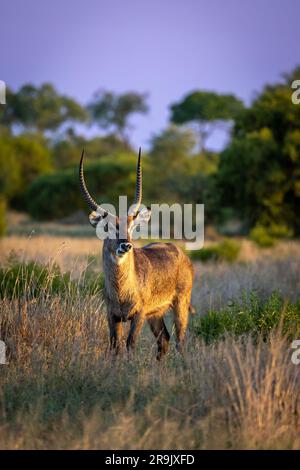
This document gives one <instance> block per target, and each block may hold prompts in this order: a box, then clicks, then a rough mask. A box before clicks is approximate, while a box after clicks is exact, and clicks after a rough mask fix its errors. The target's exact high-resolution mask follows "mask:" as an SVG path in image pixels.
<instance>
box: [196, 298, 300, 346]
mask: <svg viewBox="0 0 300 470" xmlns="http://www.w3.org/2000/svg"><path fill="white" fill-rule="evenodd" d="M281 323H282V331H283V333H284V334H286V335H287V336H288V337H291V338H297V337H299V336H300V301H298V302H296V303H291V302H285V301H284V300H283V298H282V297H281V295H280V294H279V292H274V293H273V294H272V295H271V296H270V297H269V298H268V299H267V300H266V301H263V300H261V299H260V298H259V297H258V295H257V294H256V293H255V292H254V293H253V292H252V293H251V294H250V297H249V298H248V299H246V298H245V297H244V299H243V300H242V302H235V301H232V302H231V303H230V304H229V305H228V306H227V307H226V308H224V309H223V310H220V311H216V310H212V311H210V312H209V313H208V314H207V315H205V316H204V317H200V318H197V319H195V320H194V322H193V324H192V330H193V332H194V333H195V334H196V336H197V337H199V338H202V339H204V340H205V341H206V342H207V343H210V342H211V341H214V340H219V339H222V338H224V337H225V336H226V335H232V336H235V337H237V336H240V335H244V334H251V335H252V336H253V337H258V336H259V335H262V337H263V338H264V339H265V338H267V337H268V335H269V334H270V332H271V331H272V330H273V329H274V328H276V327H279V325H280V324H281Z"/></svg>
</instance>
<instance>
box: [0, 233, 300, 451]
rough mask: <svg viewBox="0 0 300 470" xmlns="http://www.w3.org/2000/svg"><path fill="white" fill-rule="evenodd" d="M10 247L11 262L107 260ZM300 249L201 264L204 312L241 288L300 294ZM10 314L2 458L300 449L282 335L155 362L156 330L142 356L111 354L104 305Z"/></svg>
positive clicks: (50, 244) (2, 325)
mask: <svg viewBox="0 0 300 470" xmlns="http://www.w3.org/2000/svg"><path fill="white" fill-rule="evenodd" d="M0 244H1V261H3V262H4V260H5V258H6V256H7V254H8V253H9V252H10V250H11V249H13V250H15V251H17V252H19V253H20V254H21V256H23V257H24V259H35V260H39V261H41V262H46V261H49V260H50V259H51V260H53V258H54V259H55V260H56V262H58V264H60V266H61V267H62V268H63V269H66V270H78V271H79V270H80V269H81V268H82V266H84V265H85V264H86V263H88V262H89V259H90V257H91V256H98V253H99V256H100V252H101V243H100V242H99V241H98V240H97V239H72V238H70V239H65V240H64V241H63V242H62V239H61V238H54V237H46V236H43V237H33V238H31V239H24V238H22V237H11V238H5V239H4V240H2V241H1V242H0ZM298 249H299V246H298V245H297V244H295V245H293V246H287V245H286V246H282V247H281V248H280V249H279V251H277V252H275V251H274V252H272V253H273V255H274V256H273V258H272V259H271V258H270V255H267V256H266V257H265V256H262V259H260V257H255V258H254V259H253V260H252V261H251V263H250V262H249V263H237V264H234V265H226V264H217V265H213V264H211V265H205V266H202V265H201V264H197V266H196V270H197V277H196V281H195V288H194V293H193V298H194V303H195V305H196V307H197V311H198V312H205V311H206V310H207V309H208V308H209V307H210V306H214V307H218V306H222V305H224V304H225V303H227V301H228V299H229V298H231V296H233V297H235V296H239V295H241V291H242V290H243V289H246V290H247V289H249V290H251V289H253V288H257V289H260V291H259V292H260V294H261V295H267V294H268V293H269V291H271V290H273V289H274V287H277V286H278V287H281V289H282V290H283V293H284V295H285V296H286V297H289V298H290V297H291V298H292V297H293V296H294V297H295V296H298V297H299V295H298V293H299V287H300V285H299V280H300V276H299V274H300V268H299V261H298V259H299V258H297V257H296V256H295V253H297V252H298ZM280 250H282V252H280ZM76 263H77V266H76ZM97 263H98V261H97ZM99 266H100V263H99ZM0 308H1V317H0V318H1V320H0V338H1V340H4V341H5V342H6V344H7V350H8V358H7V359H8V362H9V363H8V364H6V365H0V368H1V390H0V448H2V449H23V448H26V449H29V448H30V449H54V448H59V449H103V448H105V449H216V448H225V449H232V448H233V449H237V448H243V449H245V448H250V449H254V448H256V449H270V448H272V449H279V448H291V449H297V448H299V446H300V430H299V429H300V427H299V424H300V422H299V412H300V400H299V398H300V393H299V392H300V374H299V371H300V369H299V367H300V366H295V365H293V364H292V362H291V353H292V350H291V348H290V344H289V343H288V342H287V341H286V339H284V338H282V336H281V335H280V334H279V333H280V332H278V331H274V332H273V333H272V335H271V338H270V340H269V341H268V342H263V341H259V342H258V343H256V344H254V343H253V342H252V340H251V339H250V338H249V337H244V338H240V339H232V338H229V337H228V338H227V339H226V340H225V341H222V342H217V343H214V344H211V345H206V344H204V343H203V342H202V341H200V340H199V338H197V337H195V336H193V335H192V334H191V333H190V334H189V335H188V340H187V347H186V352H185V355H184V357H181V356H179V355H178V354H177V352H176V351H175V348H174V346H173V342H172V347H171V350H170V352H169V354H168V356H167V357H166V358H165V360H163V361H162V362H161V363H157V362H156V361H155V343H154V340H153V338H152V336H151V335H150V334H149V332H148V328H147V326H145V328H144V331H143V332H142V335H141V337H140V340H139V343H138V348H137V351H136V354H135V355H134V356H132V357H131V358H128V357H127V353H126V352H125V351H123V352H122V353H121V355H120V356H119V357H117V358H116V357H114V356H112V355H111V353H110V352H109V350H108V340H107V337H108V335H107V326H106V320H105V311H104V307H103V303H102V300H101V299H100V298H99V297H97V296H91V297H89V298H81V297H80V296H79V295H77V296H68V295H67V296H60V295H57V296H53V297H51V298H49V297H48V296H46V295H41V296H40V297H39V298H37V299H30V298H29V299H28V298H27V299H25V298H19V299H14V300H8V299H4V300H3V301H1V304H0Z"/></svg>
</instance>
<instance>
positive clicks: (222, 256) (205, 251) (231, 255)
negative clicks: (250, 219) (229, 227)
mask: <svg viewBox="0 0 300 470" xmlns="http://www.w3.org/2000/svg"><path fill="white" fill-rule="evenodd" d="M239 253H240V245H239V244H238V243H236V242H235V241H233V240H229V239H224V240H223V241H222V242H221V243H218V244H216V245H211V246H209V247H207V248H202V249H201V250H194V251H191V252H190V253H189V255H190V257H191V259H192V260H195V261H196V260H198V261H203V262H206V261H228V262H229V263H233V262H234V261H236V259H237V258H238V256H239Z"/></svg>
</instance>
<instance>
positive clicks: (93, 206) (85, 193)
mask: <svg viewBox="0 0 300 470" xmlns="http://www.w3.org/2000/svg"><path fill="white" fill-rule="evenodd" d="M83 157H84V149H83V150H82V154H81V159H80V164H79V185H80V190H81V193H82V195H83V197H84V199H85V201H86V202H87V203H88V205H89V206H90V208H91V209H92V210H93V211H97V210H98V212H100V213H101V215H102V216H104V217H106V216H107V215H112V214H110V213H109V212H107V211H106V210H105V209H103V208H102V207H101V206H99V204H97V203H96V202H95V201H94V199H93V198H92V196H91V195H90V193H89V192H88V189H87V187H86V184H85V180H84V173H83Z"/></svg>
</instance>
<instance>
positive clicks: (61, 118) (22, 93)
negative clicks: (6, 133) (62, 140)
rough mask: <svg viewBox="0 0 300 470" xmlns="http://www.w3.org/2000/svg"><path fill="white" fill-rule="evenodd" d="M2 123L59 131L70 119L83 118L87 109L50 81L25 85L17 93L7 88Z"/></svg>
mask: <svg viewBox="0 0 300 470" xmlns="http://www.w3.org/2000/svg"><path fill="white" fill-rule="evenodd" d="M4 108H5V109H4V111H3V113H2V119H1V120H2V124H4V125H6V126H10V127H11V126H12V125H14V124H16V125H19V126H21V127H23V128H24V129H25V130H30V131H39V132H45V131H56V130H57V129H58V128H59V127H60V126H61V125H62V124H64V123H66V122H70V121H78V122H84V121H86V119H87V114H86V111H85V109H84V108H83V107H82V106H81V105H80V104H78V103H77V102H76V101H75V100H73V99H72V98H70V97H68V96H65V95H61V94H59V93H58V92H57V90H56V89H55V88H54V87H53V85H51V84H50V83H44V84H42V85H41V86H40V87H35V86H34V85H31V84H26V85H23V86H22V87H21V88H20V89H19V90H18V91H17V92H16V93H13V92H12V91H11V90H9V91H8V95H7V105H6V106H5V107H4Z"/></svg>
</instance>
